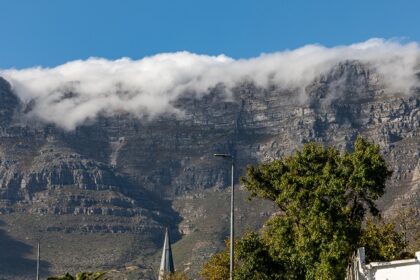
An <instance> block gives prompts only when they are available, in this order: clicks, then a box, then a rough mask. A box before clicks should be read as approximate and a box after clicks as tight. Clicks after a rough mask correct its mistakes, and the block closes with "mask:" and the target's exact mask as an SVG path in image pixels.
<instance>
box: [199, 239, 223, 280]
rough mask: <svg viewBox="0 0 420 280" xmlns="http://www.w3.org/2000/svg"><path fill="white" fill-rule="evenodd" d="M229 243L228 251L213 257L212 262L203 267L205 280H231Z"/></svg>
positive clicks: (202, 274)
mask: <svg viewBox="0 0 420 280" xmlns="http://www.w3.org/2000/svg"><path fill="white" fill-rule="evenodd" d="M228 248H229V241H226V249H225V250H223V251H222V252H220V253H217V254H214V255H213V256H211V258H210V260H209V261H208V262H206V263H205V264H204V265H203V268H202V269H201V272H200V274H201V277H203V279H204V280H226V279H229V249H228Z"/></svg>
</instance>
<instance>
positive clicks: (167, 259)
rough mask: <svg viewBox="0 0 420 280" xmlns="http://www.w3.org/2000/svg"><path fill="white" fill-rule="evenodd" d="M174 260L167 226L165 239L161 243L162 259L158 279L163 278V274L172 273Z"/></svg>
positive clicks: (161, 279)
mask: <svg viewBox="0 0 420 280" xmlns="http://www.w3.org/2000/svg"><path fill="white" fill-rule="evenodd" d="M174 272H175V269H174V260H173V258H172V249H171V239H170V237H169V231H168V228H166V231H165V241H164V243H163V251H162V260H161V262H160V269H159V280H163V277H164V275H166V274H170V273H174Z"/></svg>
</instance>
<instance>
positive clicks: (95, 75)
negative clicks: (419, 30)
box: [0, 39, 420, 130]
mask: <svg viewBox="0 0 420 280" xmlns="http://www.w3.org/2000/svg"><path fill="white" fill-rule="evenodd" d="M419 58H420V47H419V45H418V44H417V43H406V44H403V43H401V42H398V41H393V40H383V39H371V40H368V41H366V42H362V43H357V44H353V45H348V46H337V47H332V48H327V47H323V46H320V45H307V46H304V47H302V48H299V49H296V50H291V51H282V52H276V53H270V54H262V55H260V56H258V57H256V58H250V59H239V60H235V59H232V58H229V57H227V56H224V55H219V56H208V55H198V54H194V53H189V52H176V53H163V54H158V55H154V56H150V57H145V58H143V59H140V60H132V59H129V58H121V59H118V60H107V59H103V58H89V59H87V60H77V61H71V62H68V63H66V64H63V65H60V66H57V67H54V68H42V67H36V68H28V69H22V70H16V69H3V70H1V69H0V76H2V77H4V78H5V79H6V80H8V81H9V82H10V83H11V85H12V88H13V90H14V92H15V93H16V94H17V95H18V96H19V98H20V99H21V100H22V101H23V102H26V103H29V102H32V103H33V109H32V111H31V112H30V114H33V116H34V117H37V118H39V119H41V120H43V121H45V122H49V123H55V124H56V125H58V126H60V127H62V128H64V129H66V130H72V129H74V128H75V127H77V126H78V125H80V124H83V123H84V122H86V121H88V120H92V119H95V118H96V117H97V116H98V115H99V114H110V115H112V114H113V113H115V112H121V111H126V112H129V113H131V114H133V115H136V116H140V117H141V116H151V117H153V116H156V115H159V114H162V113H164V112H176V109H175V108H174V107H173V106H172V105H171V104H172V102H173V101H175V100H176V99H177V98H179V97H180V95H181V94H183V93H185V92H186V91H188V92H194V93H196V94H197V95H204V94H206V93H208V92H209V89H211V88H213V87H214V86H216V85H218V84H220V83H223V84H224V86H225V87H226V89H228V90H229V89H230V88H232V87H234V86H235V85H237V83H238V82H241V81H244V80H252V81H253V82H254V83H255V84H256V85H257V86H262V87H264V86H267V85H269V84H273V83H274V84H277V85H279V86H282V87H293V88H301V89H303V88H305V86H306V85H308V84H309V83H310V82H311V81H313V79H314V78H316V77H317V76H319V75H320V74H323V73H326V72H327V71H328V70H329V69H331V67H333V66H334V65H336V64H337V63H339V62H341V61H344V60H358V61H360V62H362V63H366V64H369V66H370V67H372V68H373V69H375V70H376V72H377V73H378V75H379V76H380V77H381V80H382V81H384V83H386V85H385V86H387V87H388V88H389V89H390V90H392V91H394V92H401V93H409V92H410V90H411V89H412V88H413V87H417V86H418V84H417V83H418V79H417V78H416V71H419V69H418V68H416V67H418V65H419Z"/></svg>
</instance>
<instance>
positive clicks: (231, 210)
mask: <svg viewBox="0 0 420 280" xmlns="http://www.w3.org/2000/svg"><path fill="white" fill-rule="evenodd" d="M231 159H232V172H231V173H232V174H231V176H232V177H231V189H232V193H231V196H230V280H233V271H234V246H235V245H234V243H235V230H234V225H235V224H234V220H235V215H234V212H235V207H234V203H235V187H234V183H233V178H234V172H235V163H234V160H233V156H232V157H231Z"/></svg>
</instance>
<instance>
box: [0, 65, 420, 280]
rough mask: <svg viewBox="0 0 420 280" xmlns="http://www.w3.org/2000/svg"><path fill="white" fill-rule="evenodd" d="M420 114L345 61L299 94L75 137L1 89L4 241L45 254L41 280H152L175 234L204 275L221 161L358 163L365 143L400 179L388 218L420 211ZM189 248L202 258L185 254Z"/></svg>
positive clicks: (249, 91) (124, 117)
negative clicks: (293, 156)
mask: <svg viewBox="0 0 420 280" xmlns="http://www.w3.org/2000/svg"><path fill="white" fill-rule="evenodd" d="M419 105H420V91H419V90H416V89H414V91H413V92H412V93H397V92H389V89H387V88H386V86H384V82H383V81H381V79H380V77H379V76H378V75H377V74H376V73H375V72H374V71H373V70H371V69H369V68H368V67H366V66H365V65H362V64H361V63H359V62H357V61H347V62H343V63H340V64H339V65H337V66H335V67H334V68H333V69H332V70H331V71H330V72H329V73H328V74H326V75H323V76H320V77H318V78H317V79H315V80H314V81H313V82H312V83H311V84H310V85H309V86H308V87H306V89H305V90H304V91H303V92H302V91H298V90H296V89H290V88H283V87H282V85H275V84H273V85H272V86H270V87H269V88H259V87H257V86H255V85H254V84H253V83H252V82H244V83H242V84H239V85H237V87H236V88H234V89H233V91H232V96H231V97H230V98H226V94H224V93H223V87H220V88H219V87H216V88H214V89H213V90H212V91H211V92H210V93H209V94H207V95H204V96H203V97H200V98H198V97H196V96H195V95H189V94H187V93H186V94H185V95H184V96H182V97H181V98H180V99H178V100H177V101H176V102H175V104H174V106H175V107H176V108H178V109H179V110H180V111H181V112H182V115H180V116H179V115H178V116H175V115H170V114H168V115H163V116H160V117H158V118H156V119H152V120H144V119H138V118H135V117H133V116H131V115H129V114H127V113H124V112H121V113H120V114H118V115H115V116H112V117H105V116H102V117H99V118H98V119H97V120H96V121H95V122H92V123H90V124H85V125H83V126H80V127H78V128H77V129H76V130H74V131H70V132H65V131H62V130H60V129H59V128H56V127H54V126H53V125H49V124H39V123H37V122H35V121H33V120H28V119H27V118H25V115H26V113H27V112H28V111H30V106H28V105H26V104H21V102H20V101H19V100H18V98H17V97H16V95H14V94H13V91H12V89H11V87H10V85H9V84H8V83H7V82H6V81H5V80H3V79H0V213H1V214H2V215H0V220H3V222H4V223H5V224H4V225H3V228H4V229H7V231H8V232H7V234H6V233H5V234H4V238H6V237H7V238H13V239H14V240H18V241H19V242H24V243H25V244H29V245H33V244H34V240H35V239H36V238H41V239H42V240H44V242H45V243H47V244H49V245H46V246H49V247H47V249H46V251H47V252H46V262H47V263H46V264H45V267H46V271H45V272H44V273H57V272H58V273H59V272H62V271H64V270H69V271H74V270H76V269H80V268H87V269H89V268H97V267H118V266H119V267H123V266H124V265H128V264H134V265H139V264H141V265H143V266H144V267H141V268H142V269H143V271H145V270H146V271H147V265H148V264H150V260H153V257H151V256H152V255H153V254H154V253H155V252H156V250H157V249H158V248H159V247H160V245H161V244H160V243H161V240H160V239H161V237H162V233H163V228H164V227H165V226H170V227H171V228H172V229H173V233H174V234H175V236H176V239H179V238H181V239H180V241H179V242H178V244H181V245H179V246H178V247H175V249H176V250H178V252H179V255H182V257H179V259H178V260H179V261H180V262H181V261H182V262H184V263H188V261H189V260H192V264H191V263H190V264H188V266H192V267H193V269H194V268H196V266H195V267H194V265H197V258H196V257H197V256H204V257H205V256H206V255H208V254H210V253H211V252H213V251H214V250H215V249H216V248H217V247H218V246H220V244H221V242H220V241H221V239H223V237H224V236H226V233H227V228H226V226H227V216H223V215H224V214H223V213H219V210H218V211H215V212H214V214H215V213H218V215H220V217H221V219H219V218H218V219H213V218H211V213H212V212H213V210H212V208H213V207H214V205H216V204H214V203H209V201H214V202H215V203H216V202H217V201H219V202H220V201H224V199H225V196H226V195H227V190H226V189H225V186H227V185H228V179H229V169H228V168H227V165H226V163H225V162H223V161H221V160H219V159H215V158H213V156H212V155H213V153H216V152H229V153H233V154H234V155H235V156H236V159H237V166H238V171H239V174H240V173H241V172H242V171H243V169H244V168H245V166H246V165H248V164H255V163H257V162H261V161H267V160H270V159H274V158H278V157H280V156H282V155H285V154H290V153H291V152H292V151H293V150H295V149H296V148H299V147H300V146H301V145H303V144H304V143H306V142H310V141H317V142H320V143H323V144H325V145H334V146H336V147H339V148H340V149H342V150H346V149H351V148H352V143H353V141H354V139H355V137H356V136H357V135H358V134H361V135H364V136H366V137H368V138H369V139H371V140H372V141H374V142H376V143H378V144H380V145H381V147H382V150H383V154H384V156H385V158H386V159H387V161H388V163H389V165H390V167H391V168H392V169H393V170H394V174H393V177H392V180H390V182H389V184H388V191H387V194H386V195H385V196H384V198H383V200H382V201H381V206H382V208H383V209H385V210H386V211H388V212H392V211H393V210H395V208H398V207H401V206H402V205H407V204H410V205H413V206H415V207H417V206H418V200H419V199H418V197H419V191H420V190H419V189H420V185H419V184H420V176H419V174H420V130H419V124H420V112H419V109H420V106H419ZM226 203H227V202H226ZM171 205H172V206H171ZM223 205H224V204H223V203H222V204H221V205H219V209H220V208H223V207H224V206H223ZM240 205H241V207H243V208H244V209H245V210H244V209H238V211H240V212H241V211H242V212H241V213H242V214H241V215H240V218H239V219H241V225H242V226H243V227H246V225H247V224H249V225H252V226H258V225H261V223H262V222H263V221H264V220H265V219H266V217H267V216H269V212H270V211H271V210H270V209H271V208H270V206H269V205H268V204H267V203H262V202H261V203H260V204H256V205H254V204H252V205H248V206H247V205H246V204H244V205H242V204H241V203H240ZM247 207H248V208H247ZM246 209H248V211H247V210H246ZM249 209H251V210H249ZM251 212H252V213H251ZM203 219H206V220H208V221H212V223H214V224H213V225H212V226H211V227H209V225H208V224H205V223H204V224H203V223H202V220H203ZM177 232H180V233H183V235H182V236H181V235H179V234H178V235H177ZM192 236H194V238H192ZM0 238H1V232H0ZM207 238H213V239H215V241H214V242H213V243H211V242H210V243H208V242H209V240H206V239H207ZM88 240H91V241H90V242H88ZM188 240H190V241H188ZM187 241H188V242H190V243H188V242H187ZM86 242H88V243H86ZM200 242H201V243H200ZM203 242H204V243H203ZM206 242H207V243H206ZM191 244H195V245H194V246H195V247H194V246H193V245H191ZM197 244H198V245H197ZM199 244H201V245H202V246H201V245H199ZM203 244H204V245H203ZM188 246H193V250H191V251H188V252H185V248H189V247H188ZM63 251H65V252H67V253H66V254H63V253H62V252H63ZM1 254H5V253H1ZM204 257H203V258H204ZM22 258H24V256H22ZM75 258H76V259H77V261H75ZM1 259H2V258H0V260H1ZM175 260H177V257H175ZM194 261H195V262H194ZM22 263H24V262H22ZM16 265H17V264H16ZM179 265H180V264H179ZM17 267H18V266H17ZM0 271H2V266H0ZM4 271H7V273H8V275H9V276H10V277H11V278H13V277H14V278H19V277H21V278H25V277H29V276H28V275H25V274H22V271H21V270H19V269H16V270H13V269H9V270H6V269H4ZM4 273H5V272H4ZM145 277H151V276H150V275H149V276H145ZM29 278H31V277H29Z"/></svg>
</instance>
